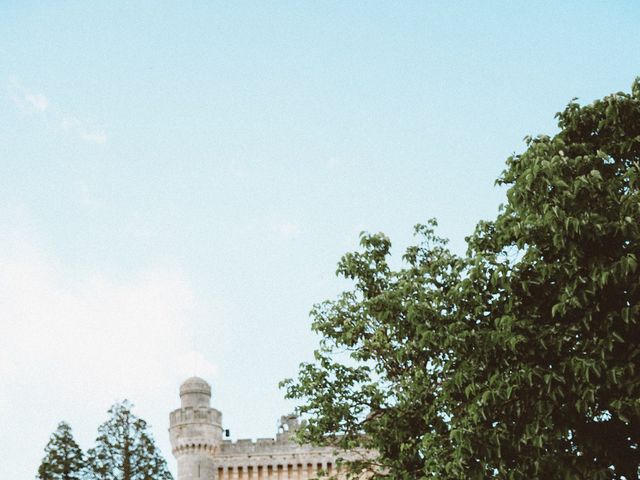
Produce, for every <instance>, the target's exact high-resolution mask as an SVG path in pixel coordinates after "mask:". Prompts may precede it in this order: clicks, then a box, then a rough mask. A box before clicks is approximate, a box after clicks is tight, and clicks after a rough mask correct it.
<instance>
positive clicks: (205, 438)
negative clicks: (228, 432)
mask: <svg viewBox="0 0 640 480" xmlns="http://www.w3.org/2000/svg"><path fill="white" fill-rule="evenodd" d="M180 401H181V407H180V408H178V409H177V410H174V411H173V412H171V414H170V416H169V419H170V427H169V435H170V438H171V450H172V453H173V455H174V456H175V457H176V459H177V460H178V479H177V480H198V479H200V480H214V479H215V478H216V470H217V467H216V465H215V459H214V457H215V455H216V454H217V453H218V452H219V450H220V443H221V441H222V413H220V411H218V410H216V409H215V408H211V406H210V405H211V387H210V386H209V384H208V383H207V382H205V381H204V380H203V379H201V378H199V377H191V378H189V379H187V380H186V381H185V382H184V383H183V384H182V385H181V386H180Z"/></svg>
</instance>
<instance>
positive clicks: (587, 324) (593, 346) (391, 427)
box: [284, 81, 640, 480]
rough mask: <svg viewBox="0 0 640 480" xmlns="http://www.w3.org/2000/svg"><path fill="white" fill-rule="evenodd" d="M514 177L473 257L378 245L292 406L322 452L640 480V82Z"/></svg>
mask: <svg viewBox="0 0 640 480" xmlns="http://www.w3.org/2000/svg"><path fill="white" fill-rule="evenodd" d="M558 126H559V131H558V133H557V134H555V135H553V136H539V137H536V138H528V139H527V148H526V150H525V152H524V153H522V154H520V155H514V156H512V157H511V158H509V159H508V161H507V167H506V169H505V171H504V172H503V174H502V176H501V177H500V178H499V179H498V183H499V184H502V185H505V186H506V187H507V201H506V203H505V205H504V206H503V208H501V211H500V213H499V214H498V216H497V217H496V218H495V219H494V220H493V221H488V222H480V223H479V224H478V226H477V228H476V231H475V232H474V234H473V235H471V236H470V237H469V238H468V239H467V241H468V251H467V254H466V255H463V256H456V255H454V254H452V253H451V252H450V251H449V250H448V249H447V248H446V242H445V241H444V240H441V239H439V238H438V237H437V236H435V234H434V231H433V227H434V225H435V222H431V223H429V224H428V225H426V226H422V227H418V228H417V234H418V237H419V239H418V241H417V242H416V245H415V246H412V247H410V248H409V249H408V250H407V252H406V254H405V255H404V257H403V259H404V262H405V263H404V264H403V266H402V267H401V268H399V269H392V268H391V267H390V265H389V252H390V246H391V243H390V241H389V239H388V238H386V237H385V236H384V235H381V234H378V235H363V236H362V238H361V244H362V250H361V251H359V252H355V253H350V254H347V255H345V256H344V257H343V258H342V260H341V262H340V263H339V267H338V273H339V274H340V275H342V276H344V277H346V278H348V279H351V280H353V288H352V289H350V290H348V291H345V292H344V293H342V294H341V295H340V296H339V298H338V299H337V300H335V301H329V302H325V303H323V304H320V305H318V306H316V307H315V308H314V310H313V311H312V317H313V328H314V330H315V331H316V332H318V333H320V334H321V336H322V341H321V345H320V348H319V349H318V350H317V351H316V352H315V361H314V362H310V363H305V364H302V365H301V368H300V372H299V377H298V379H297V380H296V381H293V380H288V381H285V382H284V385H285V387H286V389H287V396H288V397H290V398H294V399H300V400H303V405H302V407H300V413H302V414H307V415H308V417H309V423H308V424H307V426H306V428H304V429H303V430H302V431H301V436H302V438H303V439H304V440H306V441H313V442H316V443H321V444H333V445H336V446H339V447H345V448H354V447H362V448H364V449H370V450H371V451H375V452H377V454H376V455H375V457H372V458H371V459H369V460H367V458H366V457H365V458H364V461H363V462H361V463H359V464H357V465H355V466H356V467H357V469H360V468H364V467H370V468H371V469H372V471H374V472H377V476H378V477H388V478H406V479H409V478H438V479H463V478H464V479H484V478H501V479H502V478H504V479H530V478H545V479H547V478H548V479H556V478H557V479H570V478H576V479H584V478H589V479H596V480H598V479H623V478H624V479H638V478H639V472H638V469H639V465H640V328H639V321H640V277H639V273H640V272H639V271H638V268H637V264H638V256H639V255H640V81H636V82H635V83H634V84H633V86H632V91H631V93H630V94H627V93H617V94H613V95H610V96H607V97H605V98H603V99H602V100H598V101H595V102H593V103H592V104H589V105H584V106H581V105H579V104H578V103H576V102H575V101H572V102H571V103H570V104H569V105H568V106H567V108H566V109H565V110H564V111H563V112H561V113H559V114H558Z"/></svg>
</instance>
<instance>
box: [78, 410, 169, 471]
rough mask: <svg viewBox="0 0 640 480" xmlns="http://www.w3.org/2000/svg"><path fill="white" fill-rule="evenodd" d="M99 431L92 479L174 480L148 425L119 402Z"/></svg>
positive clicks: (91, 466) (91, 456)
mask: <svg viewBox="0 0 640 480" xmlns="http://www.w3.org/2000/svg"><path fill="white" fill-rule="evenodd" d="M109 416H110V418H109V419H108V420H107V421H106V422H105V423H103V424H102V425H101V426H100V427H99V428H98V438H97V439H96V446H95V447H94V448H92V449H91V450H89V451H88V453H87V456H88V477H89V478H90V479H94V480H173V477H172V476H171V473H169V470H168V469H167V464H166V461H165V460H164V458H163V457H162V456H161V454H160V452H159V450H158V449H157V447H156V445H155V442H154V440H153V438H152V437H151V434H150V433H149V432H148V430H147V423H146V422H145V421H144V420H142V419H140V418H137V417H136V416H135V415H134V414H133V413H131V404H129V403H128V402H126V401H125V402H123V403H117V404H115V405H113V406H112V407H111V408H110V409H109Z"/></svg>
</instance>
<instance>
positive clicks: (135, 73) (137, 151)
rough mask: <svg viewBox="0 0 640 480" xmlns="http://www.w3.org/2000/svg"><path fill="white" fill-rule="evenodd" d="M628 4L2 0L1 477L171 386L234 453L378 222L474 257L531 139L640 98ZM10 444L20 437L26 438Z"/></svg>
mask: <svg viewBox="0 0 640 480" xmlns="http://www.w3.org/2000/svg"><path fill="white" fill-rule="evenodd" d="M639 20H640V5H639V4H638V3H637V2H632V1H628V2H623V1H611V2H584V1H583V2H513V1H510V2H426V1H424V2H386V3H385V2H228V3H222V2H151V1H138V2H120V1H113V2H79V1H61V2H36V1H24V0H23V1H6V0H5V1H3V2H1V3H0V39H1V41H0V168H1V170H0V172H1V174H0V385H2V388H0V424H1V425H3V429H2V430H3V433H2V435H0V451H2V452H3V454H2V461H0V478H12V479H23V478H24V479H27V478H33V475H34V474H35V471H36V469H37V466H38V464H39V461H40V459H41V457H42V452H43V448H44V445H45V443H46V441H47V439H48V436H49V434H50V433H51V432H52V431H53V429H54V428H55V425H56V423H57V422H58V421H60V420H62V419H65V420H67V421H69V422H70V423H71V425H72V427H73V428H74V431H75V433H76V436H77V437H78V439H79V441H80V443H81V444H82V446H83V447H85V448H87V447H89V446H91V444H92V441H93V438H94V437H95V432H96V428H97V426H98V425H99V424H100V423H101V422H102V421H104V420H105V418H106V410H107V409H108V407H109V405H110V404H111V403H112V402H114V401H116V400H118V399H123V398H125V397H126V398H129V399H130V400H131V401H133V402H134V403H135V404H136V411H137V413H138V414H139V415H141V416H143V417H144V418H146V419H147V420H149V421H150V423H151V424H152V426H153V432H154V435H155V437H156V439H157V440H158V443H159V444H160V446H161V448H162V449H163V452H164V453H165V455H166V457H167V458H168V460H169V461H170V465H171V468H172V469H173V468H174V463H173V459H172V457H171V454H170V449H169V445H168V435H167V433H166V428H167V422H168V412H169V410H171V409H173V408H175V407H177V406H178V396H177V389H178V386H179V383H180V381H181V380H182V379H183V378H185V377H186V376H188V375H190V374H192V373H198V374H200V375H202V376H204V377H205V378H207V379H208V380H209V381H210V382H211V383H212V385H213V390H214V404H215V406H216V407H218V408H220V409H221V410H222V411H223V415H224V417H223V419H224V423H225V428H230V429H231V431H232V434H233V436H234V437H236V438H238V437H264V436H269V435H272V434H273V433H275V428H276V419H277V418H279V416H280V415H281V414H283V413H287V412H288V411H289V410H291V409H292V407H293V406H292V405H291V404H289V403H287V402H285V401H284V400H283V399H282V392H280V391H279V390H278V389H277V386H276V385H277V382H278V381H279V380H281V379H282V378H284V377H287V376H292V375H294V374H295V372H296V368H297V365H298V363H299V362H300V361H302V360H305V359H308V358H309V357H310V355H311V352H312V349H313V348H314V346H315V343H316V339H315V338H314V337H313V335H312V334H311V333H310V331H309V324H310V321H309V318H308V311H309V310H310V308H311V306H312V305H313V303H315V302H319V301H322V300H324V299H327V298H332V297H334V296H335V295H336V293H337V292H338V291H340V289H341V288H343V287H345V283H343V282H342V281H339V280H338V279H336V278H335V276H334V271H335V266H336V262H337V261H338V259H339V258H340V256H341V255H342V254H343V253H345V252H346V251H349V250H351V249H354V248H355V247H356V246H357V243H358V234H359V232H360V231H362V230H368V231H384V232H385V233H387V234H388V235H389V236H390V237H391V238H392V240H393V241H394V245H395V248H394V251H395V252H396V253H398V254H400V253H402V249H403V248H404V246H406V245H408V244H409V242H410V241H411V232H412V226H413V225H414V224H415V223H418V222H421V221H424V220H426V219H428V218H430V217H437V218H438V220H439V222H440V234H441V235H443V236H446V237H448V238H450V239H451V245H452V248H454V249H455V250H456V251H459V252H462V251H463V250H464V237H465V235H468V234H469V233H470V232H471V231H472V229H473V227H474V225H475V223H476V222H477V221H478V220H480V219H486V218H491V217H492V216H494V215H495V213H496V211H497V207H498V205H499V203H500V202H501V201H502V200H503V194H504V192H503V191H501V190H500V189H498V188H496V187H494V186H493V182H494V180H495V178H496V177H497V176H498V175H499V173H500V171H501V170H502V169H503V165H504V161H505V159H506V158H507V157H508V156H509V155H510V154H511V153H513V152H518V151H521V150H522V148H523V142H522V139H523V137H524V136H525V135H528V134H534V135H535V134H538V133H553V132H554V131H555V128H556V127H555V120H554V114H555V113H556V112H557V111H558V110H560V109H562V107H563V106H564V105H565V104H566V103H567V102H569V101H570V100H571V99H572V98H573V97H579V99H580V101H583V102H588V101H591V100H593V99H595V98H598V97H601V96H603V95H605V94H607V93H610V92H614V91H620V90H627V91H628V90H629V87H630V85H631V82H632V81H633V79H634V78H635V77H636V76H637V75H638V74H639V73H640V70H638V66H639V65H640V54H639V53H638V52H640V48H639V47H640V31H639V30H638V28H637V25H638V22H639ZM16 438H18V439H19V441H16Z"/></svg>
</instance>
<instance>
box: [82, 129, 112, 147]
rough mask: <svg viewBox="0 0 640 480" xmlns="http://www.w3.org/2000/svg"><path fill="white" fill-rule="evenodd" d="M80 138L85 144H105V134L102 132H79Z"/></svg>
mask: <svg viewBox="0 0 640 480" xmlns="http://www.w3.org/2000/svg"><path fill="white" fill-rule="evenodd" d="M79 133H80V138H81V139H82V140H84V141H85V142H87V143H97V144H99V145H104V144H105V143H107V139H108V137H107V134H106V133H105V132H104V131H102V130H93V131H84V130H83V131H80V132H79Z"/></svg>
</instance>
